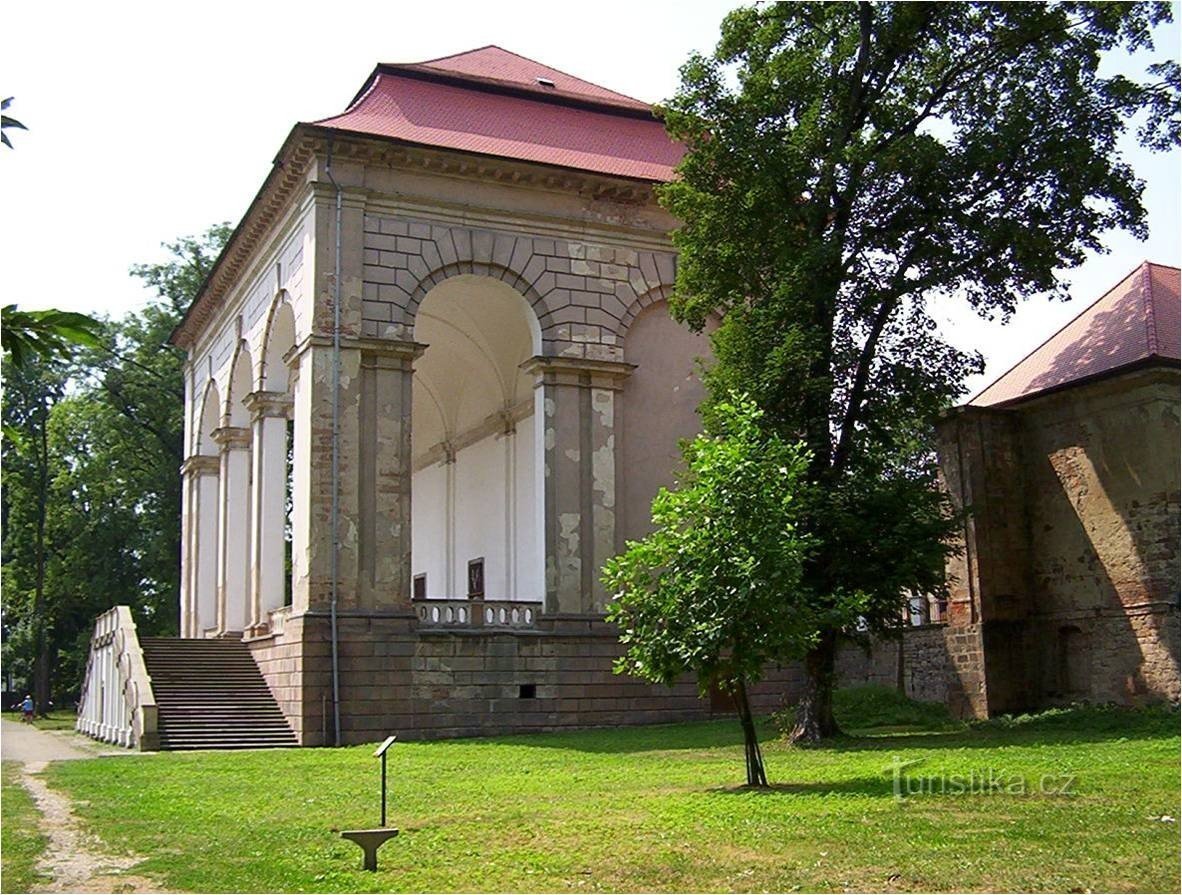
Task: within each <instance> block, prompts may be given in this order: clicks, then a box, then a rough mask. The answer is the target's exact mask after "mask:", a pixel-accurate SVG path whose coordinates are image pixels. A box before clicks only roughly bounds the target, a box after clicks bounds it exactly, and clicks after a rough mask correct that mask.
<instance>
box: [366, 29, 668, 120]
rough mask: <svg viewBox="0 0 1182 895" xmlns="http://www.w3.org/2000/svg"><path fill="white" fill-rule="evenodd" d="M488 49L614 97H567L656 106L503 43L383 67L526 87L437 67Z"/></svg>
mask: <svg viewBox="0 0 1182 895" xmlns="http://www.w3.org/2000/svg"><path fill="white" fill-rule="evenodd" d="M484 50H499V51H500V52H502V53H504V54H506V55H508V56H512V57H513V58H515V59H520V60H521V61H522V62H527V63H529V64H530V65H536V66H539V67H540V68H544V69H547V70H548V71H552V72H554V73H555V74H559V75H562V76H563V77H564V78H570V79H571V80H572V81H577V82H579V83H580V84H586V85H587V86H588V87H592V88H594V89H595V90H598V91H602V92H603V93H606V94H610V97H609V96H594V95H591V94H579V93H578V92H577V91H574V92H572V91H562V93H564V94H567V95H575V96H578V95H583V96H584V97H585V98H586V99H587V100H588V101H591V102H599V103H603V104H619V102H620V101H624V100H626V101H627V102H629V103H636V104H637V105H640V106H645V107H647V108H651V107H652V105H653V104H652V103H650V102H648V101H647V100H643V99H639V98H638V97H635V96H632V95H631V94H627V93H622V92H621V91H619V90H615V89H613V88H611V87H605V86H604V85H603V84H597V83H596V82H595V81H589V80H587V79H586V78H583V77H580V76H579V75H575V74H571V73H570V72H568V71H566V70H564V69H561V68H557V67H555V66H553V65H549V64H548V63H545V62H540V61H539V60H537V59H533V58H531V57H529V56H525V55H522V54H521V53H517V52H514V51H513V50H507V49H505V48H504V47H502V46H501V45H500V44H485V45H484V46H482V47H473V48H472V49H470V50H462V51H461V52H458V53H450V54H448V55H446V56H439V57H437V58H435V59H424V60H422V61H421V62H383V63H380V64H379V65H380V66H386V67H390V68H410V69H419V68H431V69H438V71H439V72H440V73H441V74H446V75H450V76H452V77H456V78H461V79H465V80H472V81H477V82H479V81H483V82H485V83H489V82H492V83H500V84H510V85H518V86H524V85H523V84H521V82H518V81H514V80H512V79H510V78H498V77H495V76H493V75H474V74H471V73H469V72H464V71H459V70H456V69H449V68H442V67H439V66H438V65H437V63H440V62H446V61H447V60H449V59H458V58H461V57H463V56H472V55H474V54H476V53H480V52H482V51H484ZM612 97H614V98H616V99H615V100H614V101H613V99H612Z"/></svg>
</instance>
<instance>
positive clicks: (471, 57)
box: [382, 44, 652, 112]
mask: <svg viewBox="0 0 1182 895" xmlns="http://www.w3.org/2000/svg"><path fill="white" fill-rule="evenodd" d="M382 67H383V68H387V69H402V70H404V71H422V70H427V71H432V72H445V73H449V74H454V75H460V76H462V77H465V78H478V79H481V80H485V81H489V82H493V83H498V82H499V83H502V84H511V85H513V86H515V87H517V88H519V89H523V90H528V91H530V92H533V93H539V94H542V95H549V96H569V97H572V98H573V97H579V98H582V99H586V100H591V101H593V102H601V103H609V104H611V105H617V106H623V107H624V108H627V109H636V110H640V111H644V112H648V111H650V110H651V109H652V105H651V104H649V103H646V102H643V101H642V100H639V99H635V98H634V97H631V96H625V95H624V94H622V93H616V91H614V90H608V89H607V88H606V87H600V86H599V85H598V84H592V83H591V82H590V81H584V80H583V79H582V78H576V77H575V76H574V75H568V74H567V73H566V72H563V71H559V70H558V69H556V68H550V67H549V66H547V65H542V64H541V63H540V62H534V60H532V59H527V58H526V57H524V56H518V55H517V54H516V53H510V52H509V51H508V50H503V49H501V48H500V47H497V46H492V45H491V44H490V45H489V46H487V47H481V48H480V49H478V50H469V51H468V52H466V53H456V54H455V55H453V56H443V57H441V58H439V59H428V60H427V61H426V62H418V63H413V64H409V65H406V64H404V65H386V66H382ZM538 78H543V79H545V80H547V81H550V82H551V83H552V84H553V85H554V86H553V87H550V86H547V85H544V84H541V83H539V82H538Z"/></svg>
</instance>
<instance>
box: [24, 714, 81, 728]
mask: <svg viewBox="0 0 1182 895" xmlns="http://www.w3.org/2000/svg"><path fill="white" fill-rule="evenodd" d="M77 722H78V715H77V714H75V713H74V712H73V711H71V710H70V709H53V710H52V711H50V712H48V713H46V714H45V715H43V716H41V717H40V718H34V719H33V726H34V727H37V728H39V729H41V730H73V729H74V725H75V724H76V723H77Z"/></svg>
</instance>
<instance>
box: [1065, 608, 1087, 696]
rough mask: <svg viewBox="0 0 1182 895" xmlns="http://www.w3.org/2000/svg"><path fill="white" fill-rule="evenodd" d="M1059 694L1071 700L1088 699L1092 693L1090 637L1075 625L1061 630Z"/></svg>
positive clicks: (1066, 626)
mask: <svg viewBox="0 0 1182 895" xmlns="http://www.w3.org/2000/svg"><path fill="white" fill-rule="evenodd" d="M1058 646H1059V649H1058V656H1059V692H1060V694H1061V695H1062V696H1063V697H1064V698H1066V699H1071V700H1078V699H1086V698H1088V697H1089V696H1090V695H1091V691H1092V668H1091V656H1090V655H1089V651H1088V647H1089V644H1088V636H1087V634H1085V633H1084V632H1083V631H1082V630H1080V629H1079V628H1078V627H1076V626H1075V625H1064V626H1063V627H1061V628H1060V629H1059V644H1058Z"/></svg>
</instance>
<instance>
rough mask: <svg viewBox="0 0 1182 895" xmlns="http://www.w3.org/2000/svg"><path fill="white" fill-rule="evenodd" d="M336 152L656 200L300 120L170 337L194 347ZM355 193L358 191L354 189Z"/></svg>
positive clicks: (592, 177)
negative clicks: (318, 163) (321, 162)
mask: <svg viewBox="0 0 1182 895" xmlns="http://www.w3.org/2000/svg"><path fill="white" fill-rule="evenodd" d="M329 137H331V138H332V140H333V156H334V158H336V159H339V160H342V161H346V160H347V161H353V162H360V163H362V164H367V165H381V166H386V167H391V168H396V169H404V170H408V169H409V170H416V169H417V170H423V171H428V172H431V173H435V174H440V175H445V176H454V177H461V178H473V179H479V180H486V181H493V182H497V183H504V184H511V185H518V186H529V187H533V188H535V189H543V190H551V191H554V192H560V193H564V194H571V193H574V194H577V195H580V196H583V197H585V198H588V199H593V200H603V201H610V202H616V203H620V204H623V205H635V206H643V205H648V204H652V203H653V202H654V201H655V200H654V193H653V184H651V183H649V182H648V181H643V180H630V179H627V178H622V177H610V176H606V175H597V174H592V173H589V172H585V171H578V170H575V169H567V168H560V167H556V166H551V165H542V164H537V163H532V162H522V161H516V160H513V159H503V158H498V157H495V156H482V155H478V154H474V153H463V152H458V151H455V150H442V149H433V148H431V147H424V146H415V145H411V144H405V143H400V142H397V141H394V140H387V139H381V138H378V137H366V136H360V135H355V134H348V133H344V132H341V131H335V130H333V129H332V128H326V127H321V126H319V125H310V124H297V125H296V126H295V127H294V128H292V131H291V133H290V134H289V135H288V137H287V140H286V141H285V142H284V144H283V147H282V148H281V149H280V151H279V154H278V155H277V156H276V158H275V162H274V165H273V167H272V169H271V172H270V173H269V174H268V175H267V178H266V179H265V180H264V181H263V185H262V187H261V188H260V189H259V192H258V193H257V194H256V195H255V197H254V200H253V201H252V202H251V204H250V206H249V207H248V208H247V211H246V214H245V215H244V216H243V218H242V220H241V222H240V223H239V224H238V226H237V227H236V228H235V230H234V233H233V235H232V236H231V237H230V241H229V242H228V243H227V245H226V248H225V249H224V250H223V251H222V253H221V255H219V256H218V259H217V261H216V262H215V263H214V267H213V270H212V271H211V272H210V274H209V276H208V277H207V278H206V280H205V282H204V283H203V284H202V286H201V289H200V290H199V292H198V294H197V297H196V299H194V301H193V303H192V304H191V305H190V306H189V309H188V311H187V312H186V313H185V316H184V318H183V319H182V320H181V322H180V324H178V325H177V327H176V329H175V330H173V333H172V336H171V341H172V343H173V344H174V345H177V346H179V347H181V348H184V349H191V348H192V347H193V344H194V342H195V341H196V340H197V337H198V335H199V334H200V333H201V331H202V330H203V329H204V328H205V327H206V326H207V325H208V324H209V322H210V321H211V320H212V318H213V317H214V315H215V313H216V312H217V310H218V308H219V307H220V306H221V304H222V302H223V301H224V300H225V297H226V295H227V293H228V292H229V291H230V289H231V288H232V287H233V286H234V285H235V284H236V283H237V282H238V280H239V279H240V277H241V275H242V274H243V272H244V270H245V269H246V268H247V267H249V264H250V262H251V260H252V258H253V257H254V255H255V253H256V252H257V250H258V248H259V245H260V243H261V242H262V241H263V239H264V238H265V237H266V235H267V234H268V233H269V232H270V231H271V229H272V228H273V227H274V225H275V224H276V223H277V221H278V220H279V218H280V216H281V214H282V212H283V211H284V210H285V209H286V208H287V207H288V206H289V204H290V202H291V200H292V197H293V195H295V194H296V193H297V191H298V190H299V188H300V187H301V185H302V184H303V183H305V182H306V180H307V173H308V170H309V168H310V166H311V165H312V163H313V161H314V160H315V158H316V156H317V155H318V154H319V155H323V154H327V149H328V138H329ZM351 192H357V191H356V190H355V189H354V190H351Z"/></svg>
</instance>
